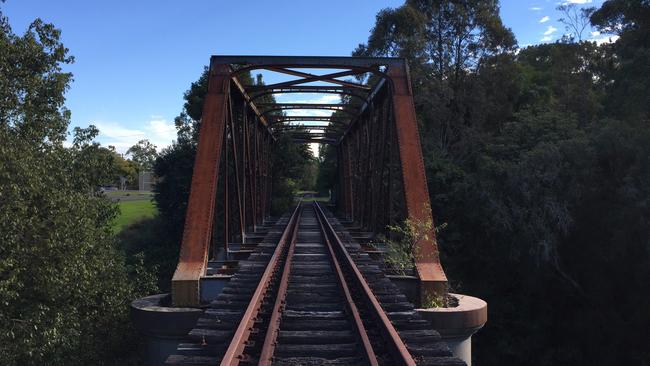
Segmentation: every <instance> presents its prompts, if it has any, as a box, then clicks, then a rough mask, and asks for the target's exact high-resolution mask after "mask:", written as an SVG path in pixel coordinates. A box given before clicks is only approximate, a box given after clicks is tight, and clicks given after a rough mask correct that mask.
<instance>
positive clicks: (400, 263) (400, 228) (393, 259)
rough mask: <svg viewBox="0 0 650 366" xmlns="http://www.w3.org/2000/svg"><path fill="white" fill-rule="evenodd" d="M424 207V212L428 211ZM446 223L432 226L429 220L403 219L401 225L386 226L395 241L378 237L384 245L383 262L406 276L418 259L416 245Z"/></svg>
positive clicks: (442, 227) (418, 254)
mask: <svg viewBox="0 0 650 366" xmlns="http://www.w3.org/2000/svg"><path fill="white" fill-rule="evenodd" d="M428 209H429V208H428V207H425V208H424V210H428ZM446 226H447V224H446V223H444V224H442V225H439V226H434V225H433V221H432V220H431V219H428V220H413V219H410V218H407V219H405V220H404V221H403V222H402V223H401V224H397V225H388V226H387V227H386V228H387V229H388V231H389V232H390V233H391V235H390V236H391V237H395V238H397V239H396V240H393V239H389V238H386V237H384V236H380V237H379V239H380V240H381V241H382V242H383V243H384V244H385V245H386V252H385V253H384V261H385V262H386V264H388V265H389V266H390V268H391V269H393V270H394V271H395V272H396V273H397V274H399V275H402V276H403V275H408V274H410V273H411V272H412V271H413V268H415V260H416V259H418V258H419V256H420V253H418V247H417V243H418V242H420V241H428V240H429V239H430V238H429V235H430V233H431V232H432V230H435V231H436V232H438V231H440V230H442V229H444V228H445V227H446Z"/></svg>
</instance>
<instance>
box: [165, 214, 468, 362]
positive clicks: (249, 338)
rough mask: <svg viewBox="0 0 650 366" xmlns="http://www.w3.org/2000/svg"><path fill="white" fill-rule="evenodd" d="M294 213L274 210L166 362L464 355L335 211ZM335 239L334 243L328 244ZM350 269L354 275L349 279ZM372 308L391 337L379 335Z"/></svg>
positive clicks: (436, 359)
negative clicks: (276, 214) (454, 351)
mask: <svg viewBox="0 0 650 366" xmlns="http://www.w3.org/2000/svg"><path fill="white" fill-rule="evenodd" d="M300 211H301V212H302V213H301V214H300V213H298V212H300ZM319 212H320V214H319ZM295 215H299V216H298V217H296V218H294V217H289V215H286V216H285V217H283V218H282V219H280V220H279V221H278V222H277V223H276V224H275V225H274V226H273V228H272V229H271V230H269V232H268V233H267V234H266V237H265V238H264V239H263V240H262V241H261V242H260V244H258V245H257V246H256V247H255V249H254V250H253V252H252V254H251V255H250V256H249V258H248V259H246V260H244V261H241V262H240V263H239V269H238V270H237V272H236V273H235V275H234V276H233V278H232V279H231V281H230V282H229V284H228V285H227V286H226V287H225V288H224V289H223V291H222V292H221V293H220V294H219V295H218V296H217V298H216V300H215V301H213V302H212V303H211V304H210V305H209V307H208V308H207V309H206V310H205V311H204V313H203V316H202V317H201V318H200V319H199V320H198V322H197V325H196V327H195V328H194V329H193V330H192V331H191V332H190V333H189V334H188V340H187V342H185V343H182V344H181V345H180V346H179V347H178V354H177V355H173V356H170V357H169V359H168V360H167V364H169V365H186V366H189V365H216V364H238V363H245V364H270V363H273V364H276V365H352V364H354V365H358V364H370V365H374V364H382V365H393V364H419V365H463V364H464V363H463V362H462V361H460V360H458V359H456V358H453V357H451V353H450V351H449V349H448V347H447V345H446V344H445V343H444V342H442V341H441V340H440V335H439V334H438V333H437V332H436V331H434V330H432V329H431V326H430V324H429V323H428V322H427V321H425V320H423V319H422V318H420V316H419V315H418V313H417V312H416V311H415V308H414V306H413V305H412V304H411V303H409V302H408V301H407V300H406V297H405V296H404V295H403V294H401V293H400V291H399V290H398V289H397V287H396V286H395V285H394V284H393V283H392V282H391V281H390V280H389V279H388V278H387V277H386V276H385V274H384V272H383V270H382V267H381V265H380V263H379V262H376V261H375V260H373V259H371V258H370V257H369V256H368V254H366V253H365V252H364V251H363V250H362V249H361V247H360V246H359V244H358V243H357V242H356V241H355V240H354V239H353V238H352V236H351V235H350V234H349V233H347V232H346V231H345V229H344V227H343V226H342V225H341V224H340V223H339V222H338V221H337V220H336V218H334V217H333V216H331V215H328V217H327V218H325V214H324V211H319V208H318V207H316V206H315V205H312V204H305V205H304V208H303V209H301V210H300V209H297V210H296V213H295ZM318 215H321V216H318ZM319 217H322V218H320V219H319ZM292 220H295V222H296V224H295V227H294V228H293V230H292V227H291V222H292ZM324 220H327V221H328V222H329V225H328V224H327V223H325V222H324ZM321 221H322V223H323V225H320V224H319V222H321ZM328 227H329V228H330V229H329V230H331V231H326V230H328V229H327V228H328ZM292 231H293V233H292ZM283 239H288V240H286V241H285V242H283ZM336 243H339V245H340V249H339V250H340V252H336V253H335V251H334V249H336V248H335V245H336ZM276 254H278V255H276ZM346 258H349V259H350V262H351V263H346ZM270 266H275V267H274V268H271V270H269V268H270ZM283 268H284V269H283ZM355 268H356V270H357V272H358V273H359V276H360V277H361V281H362V282H361V283H358V282H355V280H354V271H355ZM268 273H271V275H270V276H268V277H267V276H266V275H267V274H268ZM264 281H267V282H268V283H266V285H267V286H266V287H265V288H263V294H262V293H260V288H262V287H263V286H262V285H263V284H264V283H262V282H264ZM283 284H284V286H283ZM364 286H365V287H366V288H367V289H368V291H369V292H370V294H371V297H372V298H374V299H376V300H375V301H376V302H377V304H378V307H379V312H380V314H375V313H373V306H372V304H371V300H370V299H368V298H366V297H364V296H363V288H362V287H364ZM346 289H349V291H347V292H346ZM260 294H261V295H263V296H261V297H260V296H259V295H260ZM278 297H280V298H279V299H278ZM255 301H258V302H255ZM251 311H252V312H253V313H254V315H252V314H253V313H251ZM274 313H277V314H276V316H275V317H274V316H273V314H274ZM356 315H358V317H359V319H356V318H355V316H356ZM251 316H253V318H251V319H249V318H248V317H251ZM381 317H383V318H384V319H385V321H386V322H387V323H388V324H387V327H389V328H391V329H392V332H393V335H392V337H394V338H397V339H391V336H390V335H387V334H386V333H387V332H388V331H387V330H386V329H385V328H383V327H384V326H385V325H382V321H381V319H380V318H381ZM247 322H250V323H247ZM242 323H243V325H242ZM358 323H360V324H358ZM247 324H250V325H251V326H250V327H249V326H248V325H247ZM394 342H397V343H394ZM399 344H401V345H402V348H403V351H404V352H405V356H404V358H401V357H402V356H400V355H399ZM404 345H405V347H404ZM368 347H369V348H370V349H368ZM269 350H270V351H269ZM406 350H408V351H406ZM264 355H270V356H268V359H267V357H266V356H264Z"/></svg>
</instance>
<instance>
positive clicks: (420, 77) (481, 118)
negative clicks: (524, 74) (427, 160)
mask: <svg viewBox="0 0 650 366" xmlns="http://www.w3.org/2000/svg"><path fill="white" fill-rule="evenodd" d="M515 46H516V42H515V39H514V36H513V34H512V32H511V31H510V30H509V29H508V28H506V27H505V26H504V25H503V23H502V22H501V18H500V17H499V5H498V1H495V0H472V1H436V0H408V1H406V3H405V4H404V5H403V6H401V7H399V8H396V9H384V10H382V11H381V12H379V14H378V15H377V22H376V24H375V27H374V28H373V29H372V31H371V34H370V37H369V38H368V42H367V43H366V44H362V45H359V47H357V49H356V50H355V51H354V52H353V55H357V56H396V57H404V58H406V59H407V60H408V61H409V66H410V69H411V77H412V83H413V88H414V90H415V105H416V111H417V112H418V117H419V120H420V123H421V133H422V134H423V135H425V136H426V138H424V139H423V147H424V149H425V150H431V149H436V150H438V151H439V153H440V154H442V155H443V156H444V155H446V154H447V153H449V151H450V149H453V148H454V145H456V143H458V142H459V141H460V139H461V138H462V135H463V134H464V133H465V132H464V131H465V130H466V128H467V127H475V128H484V127H490V128H494V127H495V125H497V124H498V123H499V122H501V121H502V119H503V118H504V117H507V113H510V111H509V110H508V108H505V109H504V106H503V105H504V104H505V103H503V102H504V101H503V100H501V99H498V100H494V103H491V102H492V101H493V100H492V99H493V98H495V97H496V98H501V97H502V96H506V101H507V98H509V97H510V95H511V94H513V93H516V84H514V83H513V82H512V81H513V78H511V77H510V76H511V73H509V72H508V69H509V68H510V65H511V64H512V59H513V57H512V56H513V54H514V50H515ZM483 73H486V74H487V73H489V74H491V75H492V76H493V77H492V78H491V80H490V83H484V82H483V80H482V79H481V77H480V76H481V75H482V74H483ZM495 76H499V78H498V79H497V78H495ZM497 91H498V92H497ZM495 111H499V112H505V113H506V115H505V116H504V115H502V114H501V113H498V114H495V113H494V112H495Z"/></svg>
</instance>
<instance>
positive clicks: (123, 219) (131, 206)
mask: <svg viewBox="0 0 650 366" xmlns="http://www.w3.org/2000/svg"><path fill="white" fill-rule="evenodd" d="M118 206H119V207H120V215H119V216H118V217H117V219H115V222H114V223H113V230H114V231H115V232H116V233H119V232H120V231H122V229H124V227H126V226H128V225H130V224H132V223H134V222H136V221H138V220H142V219H145V218H149V217H153V216H155V215H156V213H157V210H156V206H155V205H154V203H153V202H152V201H151V200H137V201H122V202H120V203H118Z"/></svg>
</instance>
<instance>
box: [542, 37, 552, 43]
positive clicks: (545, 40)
mask: <svg viewBox="0 0 650 366" xmlns="http://www.w3.org/2000/svg"><path fill="white" fill-rule="evenodd" d="M552 39H553V38H551V36H546V37H544V38H542V39H540V40H539V41H540V42H549V41H550V40H552Z"/></svg>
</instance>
